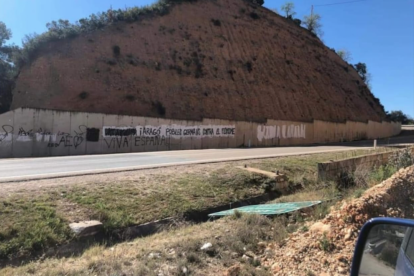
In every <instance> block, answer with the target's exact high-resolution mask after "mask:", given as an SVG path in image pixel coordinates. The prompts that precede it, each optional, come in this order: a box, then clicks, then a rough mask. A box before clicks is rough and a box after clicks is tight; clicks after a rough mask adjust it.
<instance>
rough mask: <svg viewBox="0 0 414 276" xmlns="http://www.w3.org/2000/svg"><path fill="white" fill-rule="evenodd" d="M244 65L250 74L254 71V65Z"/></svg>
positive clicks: (249, 63)
mask: <svg viewBox="0 0 414 276" xmlns="http://www.w3.org/2000/svg"><path fill="white" fill-rule="evenodd" d="M244 65H245V66H246V69H247V71H248V72H249V73H250V72H252V71H253V65H252V63H251V62H250V61H248V62H246V63H245V64H244Z"/></svg>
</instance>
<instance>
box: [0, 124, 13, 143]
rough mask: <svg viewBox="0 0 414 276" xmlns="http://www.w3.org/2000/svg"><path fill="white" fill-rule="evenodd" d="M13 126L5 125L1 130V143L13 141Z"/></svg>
mask: <svg viewBox="0 0 414 276" xmlns="http://www.w3.org/2000/svg"><path fill="white" fill-rule="evenodd" d="M13 130H14V128H13V126H10V125H3V126H2V127H1V129H0V143H1V142H3V141H4V142H9V141H11V140H12V139H13Z"/></svg>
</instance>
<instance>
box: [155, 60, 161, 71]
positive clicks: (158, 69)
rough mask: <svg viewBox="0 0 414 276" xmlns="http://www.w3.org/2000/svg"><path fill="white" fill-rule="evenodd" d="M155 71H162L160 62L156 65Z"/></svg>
mask: <svg viewBox="0 0 414 276" xmlns="http://www.w3.org/2000/svg"><path fill="white" fill-rule="evenodd" d="M155 70H157V71H161V63H159V62H156V63H155Z"/></svg>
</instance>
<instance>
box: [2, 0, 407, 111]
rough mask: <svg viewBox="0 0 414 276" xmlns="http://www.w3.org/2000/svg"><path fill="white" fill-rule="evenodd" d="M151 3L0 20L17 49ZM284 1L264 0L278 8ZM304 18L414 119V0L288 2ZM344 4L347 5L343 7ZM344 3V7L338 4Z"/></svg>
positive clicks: (106, 0)
mask: <svg viewBox="0 0 414 276" xmlns="http://www.w3.org/2000/svg"><path fill="white" fill-rule="evenodd" d="M153 2H155V1H154V0H86V1H85V0H70V1H68V0H67V1H63V0H0V21H3V22H4V23H5V24H6V25H7V27H8V28H10V29H11V30H12V32H13V38H12V39H11V40H10V42H12V43H15V44H17V45H21V41H22V38H23V37H24V36H25V35H26V34H32V33H38V34H39V33H42V32H44V31H46V27H45V26H46V23H47V22H50V21H52V20H58V19H67V20H69V21H70V22H75V21H77V20H78V19H80V18H83V17H87V16H88V15H90V14H92V13H97V12H100V11H104V10H107V9H109V8H110V7H111V6H112V8H113V9H118V8H125V7H132V6H143V5H148V4H151V3H153ZM285 2H286V1H285V0H283V1H279V0H265V4H264V6H265V7H267V8H269V9H275V8H276V9H277V10H278V11H279V13H280V12H281V9H280V7H281V6H282V5H283V4H284V3H285ZM292 2H293V3H294V4H295V11H296V12H297V14H296V16H295V17H297V18H299V19H303V16H304V15H308V14H309V13H310V10H311V6H312V5H314V12H315V13H318V14H319V15H321V17H322V19H321V23H322V30H323V32H324V35H323V37H322V40H323V41H324V43H325V45H327V46H328V47H330V48H334V49H337V50H338V49H346V50H347V51H349V52H350V53H351V57H352V60H351V63H352V64H354V63H358V62H364V63H366V65H367V68H368V71H369V72H370V74H371V76H372V80H371V84H372V92H373V93H374V95H375V96H376V97H378V98H379V99H380V100H381V103H382V104H383V105H384V107H385V110H387V111H392V110H402V111H403V112H404V113H406V114H408V115H409V116H412V117H414V0H292ZM344 2H345V3H344ZM338 3H342V4H338Z"/></svg>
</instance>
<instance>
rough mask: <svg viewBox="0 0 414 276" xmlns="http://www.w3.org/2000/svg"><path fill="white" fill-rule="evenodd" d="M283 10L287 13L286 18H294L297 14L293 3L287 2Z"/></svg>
mask: <svg viewBox="0 0 414 276" xmlns="http://www.w3.org/2000/svg"><path fill="white" fill-rule="evenodd" d="M281 10H282V11H284V12H285V13H286V18H292V17H293V16H294V15H295V14H296V12H295V4H294V3H293V2H286V3H285V4H284V5H283V6H282V8H281Z"/></svg>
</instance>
